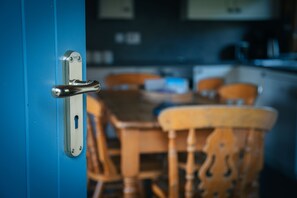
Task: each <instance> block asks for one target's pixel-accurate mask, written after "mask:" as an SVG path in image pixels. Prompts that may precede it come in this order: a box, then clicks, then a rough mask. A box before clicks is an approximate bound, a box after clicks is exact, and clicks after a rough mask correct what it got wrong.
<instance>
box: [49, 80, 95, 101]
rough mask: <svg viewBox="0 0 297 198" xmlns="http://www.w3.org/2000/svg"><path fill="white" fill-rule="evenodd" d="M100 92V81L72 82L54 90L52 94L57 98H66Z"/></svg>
mask: <svg viewBox="0 0 297 198" xmlns="http://www.w3.org/2000/svg"><path fill="white" fill-rule="evenodd" d="M99 90H100V84H99V82H98V81H96V80H94V81H91V80H89V81H80V80H70V81H69V85H58V86H55V87H53V88H52V94H53V96H54V97H56V98H64V97H69V96H75V95H77V94H82V93H88V92H98V91H99Z"/></svg>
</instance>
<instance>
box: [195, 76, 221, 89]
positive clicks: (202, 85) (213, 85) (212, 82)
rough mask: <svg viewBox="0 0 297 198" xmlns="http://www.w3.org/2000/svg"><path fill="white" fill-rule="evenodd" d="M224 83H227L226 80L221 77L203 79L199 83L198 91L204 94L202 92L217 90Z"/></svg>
mask: <svg viewBox="0 0 297 198" xmlns="http://www.w3.org/2000/svg"><path fill="white" fill-rule="evenodd" d="M224 83H225V80H224V79H223V78H220V77H211V78H205V79H201V80H200V81H198V83H197V91H199V92H202V91H211V90H217V89H218V88H219V87H221V86H222V85H223V84H224Z"/></svg>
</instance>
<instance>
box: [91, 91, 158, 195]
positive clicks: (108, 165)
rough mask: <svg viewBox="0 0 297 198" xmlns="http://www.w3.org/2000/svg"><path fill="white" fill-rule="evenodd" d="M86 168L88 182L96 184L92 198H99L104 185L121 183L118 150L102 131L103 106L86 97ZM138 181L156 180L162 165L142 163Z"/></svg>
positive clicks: (153, 162) (154, 162) (97, 101)
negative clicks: (112, 146)
mask: <svg viewBox="0 0 297 198" xmlns="http://www.w3.org/2000/svg"><path fill="white" fill-rule="evenodd" d="M87 113H88V118H87V121H88V132H87V168H88V173H87V175H88V181H89V183H90V181H95V182H97V184H96V187H95V190H94V193H93V197H96V198H97V197H100V195H101V194H102V189H103V185H104V184H105V183H111V182H117V181H121V180H122V179H123V178H122V175H121V170H120V148H119V147H118V148H111V147H110V144H109V142H108V139H107V136H106V134H105V130H104V120H105V118H104V116H105V114H104V106H103V104H102V103H101V102H100V101H99V100H97V99H94V98H92V97H91V96H89V95H88V96H87ZM141 164H144V165H145V167H144V168H145V170H143V169H144V168H143V167H141V172H140V174H139V176H138V178H139V180H143V179H152V180H153V179H156V178H158V177H159V176H160V175H161V174H162V170H163V164H161V163H159V162H158V161H151V162H143V163H141Z"/></svg>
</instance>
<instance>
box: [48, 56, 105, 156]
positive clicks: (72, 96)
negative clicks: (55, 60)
mask: <svg viewBox="0 0 297 198" xmlns="http://www.w3.org/2000/svg"><path fill="white" fill-rule="evenodd" d="M63 73H64V85H57V86H54V87H53V88H52V95H53V96H54V97H55V98H64V100H65V107H64V108H65V110H64V112H65V152H66V154H67V155H68V156H70V157H77V156H79V155H80V154H81V152H82V151H83V148H84V145H83V142H84V141H83V129H84V127H83V120H84V117H83V115H84V114H83V95H82V94H83V93H88V92H98V91H100V84H99V82H97V81H82V57H81V55H80V54H79V53H78V52H75V51H67V52H66V53H65V55H64V57H63Z"/></svg>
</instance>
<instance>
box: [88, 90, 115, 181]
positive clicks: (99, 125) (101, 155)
mask: <svg viewBox="0 0 297 198" xmlns="http://www.w3.org/2000/svg"><path fill="white" fill-rule="evenodd" d="M87 113H88V119H87V121H88V134H87V147H88V148H87V162H88V175H96V174H97V175H98V174H100V175H105V176H112V175H116V174H117V170H116V168H115V165H114V164H113V162H112V160H111V158H110V156H109V154H108V147H107V139H106V134H105V131H104V122H103V120H104V106H103V104H102V103H101V102H100V101H99V100H97V99H95V98H92V97H91V96H89V95H88V96H87Z"/></svg>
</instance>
